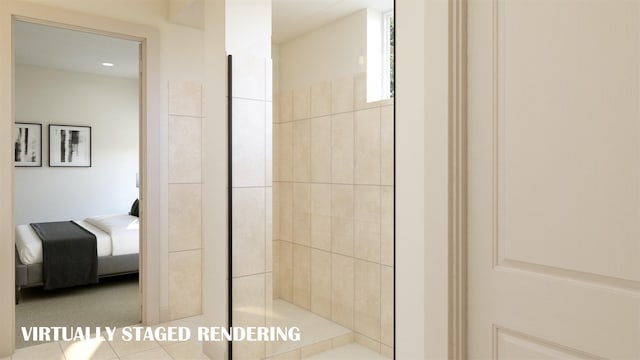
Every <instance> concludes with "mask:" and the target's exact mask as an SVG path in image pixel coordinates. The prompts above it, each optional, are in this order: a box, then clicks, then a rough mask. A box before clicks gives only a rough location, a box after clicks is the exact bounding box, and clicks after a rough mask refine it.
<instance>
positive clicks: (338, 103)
mask: <svg viewBox="0 0 640 360" xmlns="http://www.w3.org/2000/svg"><path fill="white" fill-rule="evenodd" d="M353 102H354V100H353V77H352V76H349V77H345V78H342V79H338V80H334V81H333V82H332V83H331V113H332V114H338V113H344V112H350V111H353Z"/></svg>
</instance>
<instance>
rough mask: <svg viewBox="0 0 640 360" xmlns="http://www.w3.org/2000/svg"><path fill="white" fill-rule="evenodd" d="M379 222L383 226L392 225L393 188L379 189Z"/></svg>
mask: <svg viewBox="0 0 640 360" xmlns="http://www.w3.org/2000/svg"><path fill="white" fill-rule="evenodd" d="M380 197H381V214H382V217H381V219H380V220H381V221H382V223H384V224H393V212H394V209H393V187H392V186H382V187H381V194H380Z"/></svg>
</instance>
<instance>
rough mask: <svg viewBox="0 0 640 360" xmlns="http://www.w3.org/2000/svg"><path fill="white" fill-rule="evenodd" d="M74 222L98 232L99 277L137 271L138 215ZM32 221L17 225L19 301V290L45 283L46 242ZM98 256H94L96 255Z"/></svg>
mask: <svg viewBox="0 0 640 360" xmlns="http://www.w3.org/2000/svg"><path fill="white" fill-rule="evenodd" d="M73 226H75V227H77V228H78V229H81V231H86V232H88V233H90V234H93V235H94V236H95V239H96V241H95V245H93V246H94V249H95V250H94V254H95V253H97V264H94V267H95V270H94V271H97V279H99V278H104V277H109V276H115V275H124V274H131V273H136V272H138V264H139V256H138V252H139V235H138V234H139V219H138V217H136V216H132V215H129V214H122V215H120V214H118V215H101V216H93V217H88V218H86V219H84V220H81V221H73ZM37 230H38V229H37V227H36V228H35V229H34V226H32V225H31V224H25V225H18V226H16V232H15V239H16V246H15V247H16V256H15V265H16V304H18V303H19V301H20V290H21V289H22V288H27V287H33V286H45V288H46V284H45V283H46V282H47V279H46V278H44V277H43V258H44V257H43V243H42V240H41V239H40V235H39V234H38V233H37V232H36V231H37ZM94 260H95V259H94Z"/></svg>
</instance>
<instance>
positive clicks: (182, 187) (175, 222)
mask: <svg viewBox="0 0 640 360" xmlns="http://www.w3.org/2000/svg"><path fill="white" fill-rule="evenodd" d="M201 247H202V185H200V184H169V251H182V250H193V249H199V248H201Z"/></svg>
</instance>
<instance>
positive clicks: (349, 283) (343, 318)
mask: <svg viewBox="0 0 640 360" xmlns="http://www.w3.org/2000/svg"><path fill="white" fill-rule="evenodd" d="M331 263H332V267H331V319H332V320H333V321H335V322H337V323H338V324H340V325H342V326H344V327H346V328H349V329H353V316H354V312H353V303H354V289H353V280H354V263H353V258H350V257H347V256H342V255H337V254H333V255H332V257H331Z"/></svg>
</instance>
